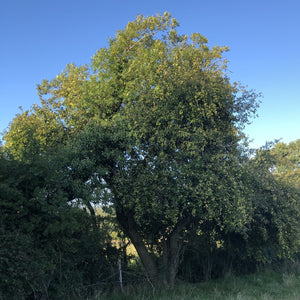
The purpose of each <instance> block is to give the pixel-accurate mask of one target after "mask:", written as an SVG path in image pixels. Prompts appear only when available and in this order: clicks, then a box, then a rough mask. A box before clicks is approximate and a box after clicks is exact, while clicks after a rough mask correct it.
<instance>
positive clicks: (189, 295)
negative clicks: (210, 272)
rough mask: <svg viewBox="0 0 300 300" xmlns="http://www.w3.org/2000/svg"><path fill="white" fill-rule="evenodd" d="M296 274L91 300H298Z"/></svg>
mask: <svg viewBox="0 0 300 300" xmlns="http://www.w3.org/2000/svg"><path fill="white" fill-rule="evenodd" d="M298 269H299V270H296V271H292V272H291V271H289V272H287V271H286V272H283V273H282V272H275V271H265V272H260V273H256V274H252V275H245V276H240V277H236V276H233V275H230V274H229V275H227V276H226V277H225V278H223V279H219V280H211V281H209V282H203V283H195V284H191V283H179V284H178V285H176V286H175V287H174V288H173V289H170V288H161V289H157V290H155V291H153V289H152V288H151V286H150V285H147V284H143V285H139V286H134V285H129V286H126V287H125V289H124V291H123V293H122V294H121V293H120V290H119V289H117V287H116V288H115V289H113V290H111V291H109V292H101V291H99V292H98V295H97V296H95V297H94V298H93V299H92V300H100V299H101V300H132V299H133V300H134V299H136V300H148V299H159V300H193V299H201V300H202V299H203V300H206V299H207V300H254V299H255V300H256V299H261V300H277V299H280V300H299V299H300V268H299V267H298Z"/></svg>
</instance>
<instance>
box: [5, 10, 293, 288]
mask: <svg viewBox="0 0 300 300" xmlns="http://www.w3.org/2000/svg"><path fill="white" fill-rule="evenodd" d="M177 27H178V22H177V21H176V20H175V19H172V18H171V15H170V14H169V13H165V14H164V15H157V16H151V17H143V16H138V17H137V19H136V20H135V21H133V22H130V23H128V25H127V26H126V28H125V29H124V30H119V31H118V32H117V34H116V36H115V37H114V38H112V39H110V40H109V45H108V46H107V47H106V48H103V49H100V50H99V51H97V53H96V54H95V55H94V56H93V58H92V61H91V63H90V64H89V65H87V66H82V67H77V66H75V65H73V64H70V65H68V66H67V67H66V70H65V71H64V72H62V73H61V74H59V75H58V76H57V77H56V78H54V79H53V80H51V81H49V80H44V81H43V82H42V83H41V84H40V85H39V86H38V92H39V96H40V99H41V103H40V106H34V107H32V109H31V110H30V111H26V112H23V113H22V114H20V115H18V116H17V117H16V118H15V119H14V121H13V122H12V124H11V127H10V130H9V131H8V133H7V134H6V135H5V137H4V138H5V141H6V144H5V146H4V149H5V151H6V153H8V154H9V155H10V156H12V157H14V158H15V159H18V160H19V161H20V162H19V163H20V165H18V164H17V162H15V161H14V162H13V161H10V160H3V162H2V163H9V164H15V165H16V170H17V172H19V171H18V170H19V168H23V169H22V171H21V175H22V176H19V175H18V176H15V175H13V177H12V179H11V181H12V182H13V183H14V184H15V181H17V182H20V184H21V186H20V187H19V186H18V185H15V186H16V188H14V185H10V183H8V182H7V179H5V177H3V178H4V179H3V180H4V181H3V182H4V185H3V187H4V188H3V189H4V190H3V195H6V196H5V198H4V199H5V201H4V202H3V203H4V204H3V205H4V206H5V207H6V208H5V209H8V208H9V207H10V204H9V203H11V202H12V201H11V200H10V199H14V201H15V200H16V199H19V200H18V201H20V205H18V207H22V208H23V207H24V209H26V212H36V217H35V219H34V220H33V219H32V218H31V217H30V215H29V214H26V213H23V209H22V210H21V212H22V213H23V214H24V218H25V220H27V219H28V220H27V222H25V223H24V222H23V221H22V222H23V223H22V224H24V226H23V225H22V226H21V225H20V226H21V227H22V230H23V231H22V233H24V234H29V235H33V236H34V238H33V241H35V239H36V237H38V240H39V241H40V244H43V243H44V241H45V243H46V244H47V243H48V242H49V241H50V240H51V241H53V239H56V238H58V237H60V236H61V237H62V239H59V241H60V243H62V244H63V245H65V246H64V248H63V250H58V248H57V246H56V244H55V243H54V244H53V243H50V245H49V246H47V249H50V250H49V251H52V250H51V249H53V251H54V253H56V254H57V251H58V252H59V253H63V254H64V255H66V256H64V257H69V256H71V257H72V255H67V254H69V253H73V252H72V251H73V250H71V249H77V250H76V251H78V252H76V253H78V255H80V257H86V255H87V257H89V259H87V260H88V261H89V264H90V262H91V261H92V260H93V259H92V253H93V251H92V252H89V249H98V248H97V247H96V246H95V243H96V240H97V238H99V240H100V241H101V243H102V244H101V245H100V248H101V249H102V250H103V249H104V248H105V246H104V244H103V240H105V239H106V237H103V236H100V237H97V236H95V237H94V236H92V237H90V234H96V232H99V228H101V226H100V225H99V217H97V215H96V213H95V208H94V206H95V204H98V205H99V204H101V205H102V208H103V209H104V210H106V211H113V212H114V213H115V215H116V219H117V221H118V223H119V225H120V228H121V229H122V231H123V233H124V234H125V236H126V237H128V238H130V240H131V241H132V243H133V244H134V246H135V248H136V250H137V252H138V254H139V257H140V259H141V261H142V264H143V266H144V267H145V269H146V272H147V274H148V276H149V278H150V280H151V282H161V281H163V282H165V283H168V284H170V285H172V284H174V280H175V276H176V274H177V270H178V267H179V265H180V258H181V257H182V255H184V249H188V250H191V249H192V250H193V249H200V250H197V251H198V252H197V254H196V255H195V260H191V261H192V262H195V261H197V260H198V258H199V259H200V261H202V262H201V263H200V265H201V264H202V267H201V268H202V271H201V272H202V273H201V274H202V275H203V276H204V277H206V276H207V274H208V277H210V276H211V274H212V268H211V267H209V268H210V270H209V268H206V269H205V268H203V261H204V262H205V263H209V264H210V265H212V261H211V256H212V255H214V254H215V253H218V255H219V257H220V258H221V257H222V256H223V257H227V258H228V261H229V263H228V265H232V264H234V263H236V264H240V265H241V264H243V262H246V261H249V260H250V261H251V263H253V264H254V265H256V264H257V263H258V262H261V263H265V262H268V261H271V260H273V259H275V258H276V257H289V256H290V255H292V253H294V252H295V251H297V249H298V247H299V232H298V229H299V226H298V225H297V218H298V217H299V206H298V202H297V201H298V200H297V195H296V194H295V191H294V190H293V189H292V188H290V186H288V185H286V184H284V183H283V182H281V181H279V180H275V179H274V176H273V174H272V173H271V172H270V170H272V169H274V161H273V160H272V157H271V156H270V155H269V152H268V151H261V152H258V153H257V155H256V157H255V158H251V159H249V158H247V157H245V156H243V152H242V149H241V146H240V143H241V141H242V139H243V128H244V126H245V124H247V123H248V122H249V121H250V119H251V117H252V116H253V115H255V112H256V108H257V97H258V96H259V95H258V94H256V93H255V92H254V91H251V90H250V91H247V90H246V89H245V88H244V87H243V86H241V85H240V84H237V83H231V81H230V79H229V77H228V72H227V61H226V59H225V58H224V57H223V54H224V52H226V51H228V48H227V47H219V46H215V47H212V48H210V47H209V46H208V41H207V39H206V38H205V37H204V36H202V35H200V34H199V33H194V34H192V35H191V36H190V37H189V36H187V35H180V34H179V33H178V31H177ZM278 147H279V146H278ZM282 147H283V146H282ZM283 148H284V147H283ZM280 151H281V150H280ZM284 151H286V149H284ZM289 151H290V150H289ZM8 154H7V155H8ZM276 155H277V154H276ZM276 155H275V156H276ZM277 156H278V155H277ZM36 157H40V158H43V159H45V161H47V160H49V159H50V158H51V157H52V158H51V161H50V162H49V161H48V163H47V164H46V165H42V166H38V167H37V166H36V164H38V163H39V162H40V161H41V160H40V159H37V161H36V162H35V160H36ZM53 157H54V159H53ZM281 157H284V156H282V155H281ZM279 161H280V163H281V162H282V165H285V166H287V165H288V168H289V169H288V171H287V169H285V171H284V172H291V166H294V168H295V163H297V162H296V161H295V159H290V157H289V160H288V163H287V161H286V160H283V159H281V160H280V159H278V162H279ZM54 162H55V163H54ZM52 165H53V166H52ZM49 166H51V167H50V168H49ZM276 166H277V169H276V170H277V171H278V173H280V174H282V172H283V171H282V170H283V169H282V166H281V165H280V166H279V164H277V165H276ZM10 168H11V166H10V167H9V169H10ZM28 168H29V171H30V172H31V171H32V172H33V173H32V174H31V173H30V172H29V174H27V169H28ZM25 169H26V172H25ZM35 170H36V171H35ZM50 170H51V171H50ZM292 172H295V170H293V171H292ZM50 173H51V176H49V174H50ZM24 174H26V176H25V175H24ZM30 174H31V175H30ZM285 174H286V173H285ZM27 175H28V176H27ZM11 176H12V175H10V176H8V177H7V178H11ZM39 176H40V177H39ZM17 178H19V179H18V180H19V181H18V180H17ZM26 180H30V181H29V182H30V183H28V181H26ZM45 180H46V181H45ZM27 186H30V188H29V189H28V187H27ZM47 201H48V202H49V201H50V202H49V203H48V202H47ZM51 201H52V202H51ZM71 201H72V203H77V204H78V205H81V207H82V208H83V209H85V210H86V211H88V213H89V214H87V213H85V211H84V210H83V209H82V210H80V209H78V207H72V206H71ZM23 202H24V203H26V205H24V204H23ZM16 203H18V202H16ZM52 203H55V204H53V205H52ZM9 209H11V208H9ZM12 212H13V214H18V210H17V209H16V206H14V205H13V208H12ZM49 214H50V215H49ZM26 218H27V219H26ZM87 220H89V221H90V223H89V222H87ZM41 222H42V223H43V224H44V226H45V227H40V226H38V225H37V224H40V223H41ZM86 222H87V223H86ZM3 224H4V223H3ZM8 224H10V221H8ZM71 224H72V225H71ZM87 224H89V225H90V226H91V227H90V228H89V229H90V231H89V230H88V229H87V228H88V226H87ZM11 225H13V226H15V227H14V228H16V230H17V229H18V228H19V227H18V226H19V225H18V219H16V223H11ZM11 225H10V226H11ZM5 226H6V225H5ZM27 226H28V229H26V228H27ZM64 226H65V227H64ZM4 228H6V227H4ZM71 228H78V230H79V232H76V231H74V229H72V230H73V231H72V230H71ZM5 230H6V229H5ZM34 230H36V231H37V232H35V231H34ZM62 232H63V233H64V234H62ZM33 233H34V234H33ZM42 233H43V234H46V235H45V236H43V234H42ZM65 234H67V235H65ZM76 234H77V235H79V236H80V238H79V240H80V242H81V243H79V244H76V242H75V240H74V235H76ZM85 237H89V238H88V239H85ZM94 238H95V239H94ZM24 240H25V238H24V239H23V238H20V240H19V241H17V242H16V244H20V245H21V244H22V243H23V241H24ZM28 241H30V239H28ZM88 241H91V243H92V245H91V247H87V246H86V245H89V242H88ZM73 243H75V244H73ZM83 243H84V245H85V246H83ZM74 245H77V246H74ZM241 245H242V246H241ZM94 246H95V247H94ZM79 249H81V250H82V251H81V250H80V251H79ZM107 249H110V248H109V247H108V248H107ZM47 251H48V250H47ZM95 251H96V250H95ZM109 251H110V250H109ZM101 253H103V252H101ZM22 255H23V254H22ZM47 255H48V254H47ZM49 255H50V254H49ZM110 255H111V256H113V255H114V254H113V250H112V251H111V252H110ZM50 256H51V255H50ZM47 261H48V262H51V263H52V264H53V268H54V270H57V266H58V265H57V262H56V261H55V259H53V260H51V259H47ZM52 261H53V262H52ZM69 262H70V260H68V259H67V258H66V264H65V268H66V269H68V270H69V272H70V274H71V275H70V277H68V278H72V276H73V275H74V272H73V273H72V271H71V270H72V268H71V263H70V264H69ZM71 262H73V261H72V260H71ZM75 262H76V263H75V264H77V263H78V261H77V260H76V259H75ZM78 266H80V267H79V269H80V270H82V273H80V274H81V275H80V276H83V277H82V278H83V279H82V280H83V282H84V280H85V279H84V278H86V277H85V276H87V275H84V274H87V273H88V272H91V273H92V274H94V272H96V271H93V270H92V269H93V268H92V267H91V268H92V269H89V267H88V268H87V269H85V268H83V267H82V265H80V263H78ZM89 266H91V265H89ZM218 267H220V265H218V264H216V268H218ZM82 268H83V269H82ZM221 269H222V270H221V272H223V273H224V270H225V269H226V268H225V266H224V265H223V266H221ZM43 270H44V269H43ZM85 270H92V271H85ZM195 271H196V270H195ZM43 272H44V271H43ZM45 272H46V273H47V274H49V272H50V273H51V268H50V269H49V268H48V267H47V268H46V271H45ZM181 272H182V274H184V271H183V270H182V269H181ZM68 276H69V275H68ZM184 276H185V275H184ZM40 277H41V278H42V276H40ZM45 280H46V279H45ZM45 280H44V281H45ZM76 280H77V279H76ZM91 281H92V279H91ZM68 282H71V279H70V280H68Z"/></svg>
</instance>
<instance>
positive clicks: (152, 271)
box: [128, 216, 159, 284]
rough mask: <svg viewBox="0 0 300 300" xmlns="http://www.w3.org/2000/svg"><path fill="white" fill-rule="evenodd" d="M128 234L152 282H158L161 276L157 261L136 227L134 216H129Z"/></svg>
mask: <svg viewBox="0 0 300 300" xmlns="http://www.w3.org/2000/svg"><path fill="white" fill-rule="evenodd" d="M128 235H129V237H130V239H131V241H132V243H133V245H134V247H135V249H136V251H137V253H138V255H139V257H140V259H141V261H142V264H143V266H144V268H145V270H146V273H147V275H148V277H149V279H150V281H151V282H152V284H155V283H157V282H158V281H159V278H158V269H157V266H156V263H155V261H154V258H153V257H152V256H151V254H150V253H149V252H148V250H147V248H146V246H145V243H144V242H143V240H142V238H141V236H140V235H139V233H138V232H137V230H136V228H135V222H134V219H133V216H129V217H128Z"/></svg>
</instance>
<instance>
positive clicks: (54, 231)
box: [0, 156, 111, 299]
mask: <svg viewBox="0 0 300 300" xmlns="http://www.w3.org/2000/svg"><path fill="white" fill-rule="evenodd" d="M48 159H49V160H46V159H45V158H41V157H35V158H34V159H32V161H31V162H27V163H23V162H19V161H15V160H12V159H8V158H6V157H5V156H1V159H0V208H1V220H0V238H1V244H0V253H1V257H0V291H1V292H0V299H25V298H26V297H32V298H33V297H41V295H44V297H45V295H46V296H47V297H50V298H55V299H66V297H67V295H69V297H75V295H82V296H83V295H84V294H83V293H82V291H81V288H82V286H85V285H93V284H95V283H96V282H97V281H99V280H101V278H103V277H104V276H106V275H107V274H109V272H110V263H109V261H108V260H107V255H108V253H110V251H111V250H110V249H111V247H110V246H109V245H108V244H106V243H107V236H106V235H105V232H104V231H92V230H91V224H92V222H91V217H90V215H89V214H87V213H86V212H85V211H84V210H82V209H80V208H78V207H76V206H74V205H73V206H72V205H71V204H70V202H69V198H68V194H67V193H66V190H65V189H64V186H63V183H64V180H63V177H62V175H63V173H62V172H58V171H59V170H58V169H56V167H57V165H56V163H55V161H53V160H50V158H49V157H48ZM99 221H100V220H99ZM83 291H84V292H85V293H86V292H87V291H86V290H85V289H84V290H83ZM30 295H31V296H30ZM38 295H40V296H38ZM72 295H73V296H72Z"/></svg>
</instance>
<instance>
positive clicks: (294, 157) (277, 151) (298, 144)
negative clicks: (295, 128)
mask: <svg viewBox="0 0 300 300" xmlns="http://www.w3.org/2000/svg"><path fill="white" fill-rule="evenodd" d="M271 153H272V155H273V157H274V167H275V170H274V173H275V175H276V176H277V177H279V178H280V179H282V180H284V181H285V182H287V183H288V184H291V185H293V186H294V187H295V188H297V189H298V191H300V140H297V141H295V142H291V143H290V144H288V145H286V144H284V143H277V144H276V145H275V146H274V147H273V148H272V149H271Z"/></svg>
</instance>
